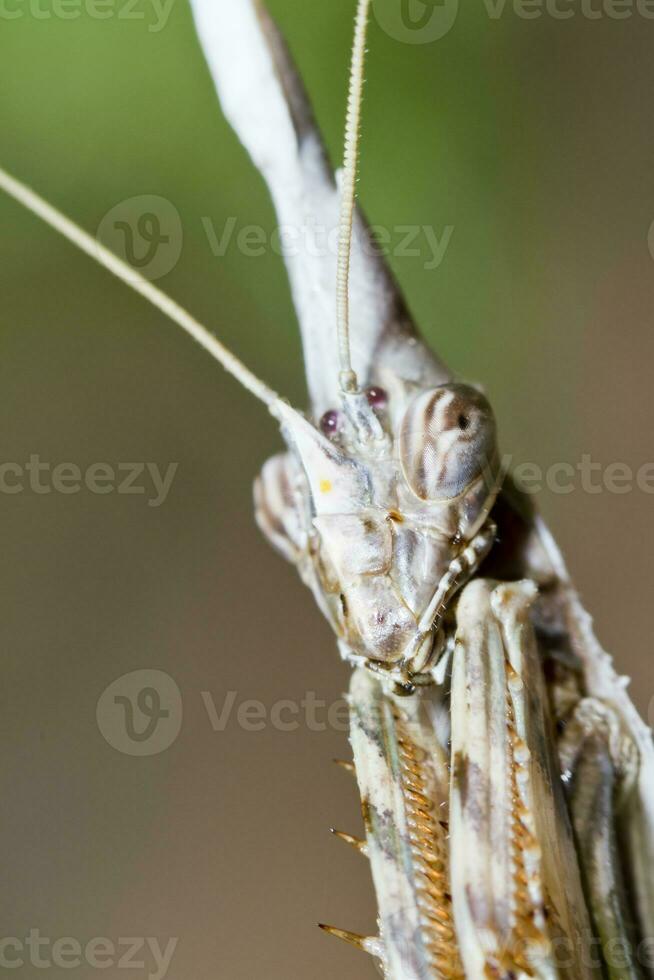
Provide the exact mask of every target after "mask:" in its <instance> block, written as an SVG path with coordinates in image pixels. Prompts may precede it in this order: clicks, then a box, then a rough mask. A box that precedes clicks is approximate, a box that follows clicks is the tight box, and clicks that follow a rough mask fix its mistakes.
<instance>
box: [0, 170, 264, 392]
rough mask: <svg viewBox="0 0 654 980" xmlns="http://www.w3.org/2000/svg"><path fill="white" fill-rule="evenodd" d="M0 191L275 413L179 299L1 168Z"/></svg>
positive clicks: (256, 383)
mask: <svg viewBox="0 0 654 980" xmlns="http://www.w3.org/2000/svg"><path fill="white" fill-rule="evenodd" d="M0 188H1V189H2V190H4V191H6V193H7V194H9V196H10V197H13V198H14V200H16V201H18V202H19V203H20V204H23V205H24V206H25V207H26V208H27V209H28V210H29V211H31V212H32V213H33V214H36V215H37V216H38V217H39V218H42V219H43V221H45V222H46V224H48V225H50V227H52V228H54V229H55V230H56V231H58V232H59V233H60V234H62V235H63V236H64V238H67V239H68V241H69V242H72V243H73V245H77V247H78V248H80V249H81V250H82V251H83V252H86V254H87V255H89V256H90V257H91V258H92V259H95V260H96V262H99V263H100V265H103V266H104V267H105V269H108V270H109V272H111V273H113V275H114V276H117V278H118V279H120V280H121V281H122V282H124V283H125V284H126V285H128V286H130V287H131V288H132V289H133V290H135V292H137V293H140V295H141V296H143V297H144V299H147V300H148V302H150V303H152V305H153V306H156V307H157V309H159V310H161V312H162V313H164V314H165V315H166V316H167V317H169V318H170V319H171V320H173V322H174V323H176V324H177V325H178V326H180V327H181V328H182V330H185V331H186V333H187V334H189V335H190V336H191V337H193V339H194V340H196V341H197V342H198V344H200V346H201V347H204V349H205V350H206V351H208V352H209V354H211V356H212V357H213V358H215V360H217V361H218V363H219V364H221V365H222V366H223V367H224V368H225V370H226V371H228V372H229V374H231V375H232V376H233V377H234V378H236V380H237V381H238V382H240V384H242V385H243V387H244V388H247V390H248V391H249V392H251V393H252V394H253V395H254V396H255V398H258V399H259V400H260V401H262V402H263V403H264V405H267V406H268V408H270V409H271V410H272V409H273V406H274V405H275V403H277V402H278V401H279V396H278V395H277V393H276V392H275V391H273V389H272V388H269V387H268V385H267V384H265V382H263V381H261V380H260V378H257V376H256V375H255V374H253V373H252V371H250V369H249V368H247V367H246V366H245V364H243V363H242V361H239V359H238V358H237V357H236V355H235V354H232V352H231V351H230V350H228V349H227V347H225V346H224V344H221V343H220V341H219V340H217V339H216V337H214V335H213V334H212V333H209V331H208V330H207V328H206V327H203V326H202V324H201V323H199V322H198V321H197V320H196V319H195V318H194V317H193V316H191V314H190V313H188V312H187V311H186V310H185V309H184V308H183V307H181V306H180V305H179V303H176V302H175V300H173V299H171V298H170V296H167V295H166V294H165V293H164V292H162V290H161V289H158V288H157V287H156V286H154V285H153V284H152V283H151V282H150V281H149V280H147V279H146V278H145V277H144V276H142V275H141V274H140V273H139V272H137V271H136V269H133V268H132V266H131V265H128V264H127V262H124V261H123V260H122V259H120V258H118V256H117V255H114V253H113V252H110V251H109V249H108V248H105V246H104V245H102V244H101V243H100V242H99V241H98V240H97V239H95V238H93V237H92V235H89V234H88V232H86V231H84V230H83V229H82V228H80V227H79V226H78V225H76V224H75V223H74V222H73V221H71V220H70V219H69V218H67V217H66V216H65V215H63V214H62V213H61V212H60V211H57V209H56V208H53V207H52V205H51V204H48V202H47V201H44V200H43V198H42V197H39V195H38V194H36V193H35V192H34V191H33V190H30V188H29V187H26V186H25V184H22V183H21V182H20V181H19V180H16V178H15V177H12V176H11V175H10V174H8V173H7V172H6V171H5V170H3V169H2V168H0Z"/></svg>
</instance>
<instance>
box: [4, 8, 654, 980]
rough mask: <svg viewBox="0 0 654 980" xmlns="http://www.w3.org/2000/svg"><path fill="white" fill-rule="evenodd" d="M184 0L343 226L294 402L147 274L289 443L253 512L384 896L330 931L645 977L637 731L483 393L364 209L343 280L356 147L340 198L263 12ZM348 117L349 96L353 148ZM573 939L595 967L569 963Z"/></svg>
mask: <svg viewBox="0 0 654 980" xmlns="http://www.w3.org/2000/svg"><path fill="white" fill-rule="evenodd" d="M366 6H367V5H366V4H365V3H362V4H360V8H359V22H358V23H359V29H358V31H357V42H356V46H355V59H354V61H355V71H354V86H353V92H354V103H353V105H354V107H355V108H356V107H357V105H358V97H357V89H358V87H359V85H358V84H357V82H360V78H361V76H360V73H359V72H358V69H357V65H360V62H361V54H362V47H363V35H364V32H363V27H364V26H365V13H366ZM195 7H196V13H197V18H198V26H199V31H200V36H201V38H202V40H203V42H204V44H205V47H206V52H207V57H208V60H209V62H210V65H211V68H212V71H213V73H214V75H215V77H216V80H217V83H218V87H219V90H220V94H221V97H222V100H223V104H224V106H225V109H226V111H227V113H228V114H229V115H230V117H231V118H232V119H233V121H234V124H235V127H236V128H237V129H238V130H239V134H240V135H241V138H242V139H243V141H244V142H245V144H246V145H247V146H248V148H249V149H250V152H251V154H252V156H253V158H254V159H255V162H257V163H258V164H259V166H260V167H261V169H262V170H263V171H264V174H265V176H266V178H267V179H268V181H269V183H270V186H271V190H272V193H273V197H274V198H275V203H276V205H277V207H278V209H279V211H280V220H282V221H289V222H296V221H298V220H305V221H306V220H307V213H306V212H309V213H312V212H314V210H315V212H318V213H320V214H321V215H322V218H323V219H324V221H325V222H326V223H327V224H329V225H332V226H334V225H335V224H336V223H337V221H338V212H339V204H340V202H341V201H342V202H343V211H342V214H343V215H344V221H342V223H341V227H342V228H344V232H343V234H342V236H341V251H340V263H339V264H340V270H341V275H340V277H339V281H340V283H341V290H340V292H339V293H338V298H339V303H338V323H339V330H338V332H337V329H336V319H337V318H336V317H335V315H334V311H335V309H336V307H337V288H336V282H337V277H336V270H335V269H332V268H331V264H329V263H328V268H327V270H325V269H324V265H325V262H324V260H322V259H320V260H316V259H315V258H313V260H312V259H311V257H303V258H302V260H301V261H300V262H298V263H297V264H296V265H295V266H294V267H292V268H291V270H290V271H291V277H292V280H293V285H294V290H295V295H296V300H297V304H298V310H299V313H300V317H301V320H302V326H303V331H304V342H305V355H306V361H307V374H308V380H309V387H310V391H311V396H312V409H311V412H310V415H309V417H308V418H305V417H303V416H301V415H300V414H299V413H298V412H296V411H295V410H293V409H291V408H290V407H289V406H288V405H287V404H286V403H285V402H283V401H281V400H280V399H278V397H277V396H276V394H275V393H274V392H273V391H271V389H270V388H269V387H268V386H267V385H265V384H263V383H262V382H260V381H258V379H256V378H254V377H253V376H252V375H251V374H250V372H248V371H247V369H245V368H243V366H242V365H240V364H239V363H238V362H236V361H235V360H234V359H232V358H231V356H230V355H229V354H228V353H227V352H225V350H224V349H223V348H221V347H219V346H218V345H217V344H216V342H215V341H213V340H212V339H211V337H210V336H209V335H208V334H207V333H206V332H205V331H203V329H202V328H200V327H199V325H197V324H196V323H195V322H194V321H192V319H191V318H189V317H188V316H187V315H186V314H184V312H183V311H180V310H179V309H178V308H176V307H174V305H173V304H171V303H170V302H169V301H167V300H165V298H161V296H160V294H159V293H158V292H156V291H155V290H154V289H153V288H152V287H150V286H148V284H142V285H143V288H142V290H141V291H142V292H143V293H144V294H146V296H148V297H149V298H151V299H154V300H155V301H156V302H157V303H158V305H160V307H161V308H162V309H163V310H164V312H167V313H172V314H173V316H174V317H176V318H177V321H178V322H179V323H180V325H182V326H184V327H185V328H186V329H188V330H189V332H191V333H192V334H193V336H195V337H196V339H198V340H200V342H201V343H204V344H205V346H207V348H208V349H209V350H210V352H211V353H213V354H214V356H216V357H217V358H218V359H219V360H221V362H222V363H224V364H225V365H226V366H227V367H228V368H229V369H231V370H232V371H233V373H234V374H235V375H236V376H237V377H239V379H240V380H241V381H243V382H244V383H246V386H247V387H248V388H249V389H250V390H251V391H253V392H254V393H255V394H256V395H257V396H258V397H260V398H261V400H263V401H264V402H265V403H266V404H267V405H268V407H269V408H270V409H271V410H272V411H273V414H274V415H275V416H276V417H277V418H278V419H279V420H280V422H281V424H282V428H283V431H284V433H285V435H286V437H287V440H288V442H289V444H290V448H291V453H292V455H291V456H284V457H282V458H275V459H274V460H272V461H271V462H270V463H269V464H267V465H266V467H265V468H264V471H263V475H262V478H261V480H260V482H259V483H258V484H257V491H256V500H257V514H258V518H259V521H260V524H261V525H262V527H263V529H264V531H265V532H266V533H267V534H268V536H269V537H270V538H271V539H272V540H273V543H274V544H276V545H277V547H278V548H279V549H280V550H281V551H282V552H283V553H284V554H285V555H286V557H288V558H290V559H292V560H293V561H295V562H296V563H297V564H298V566H299V568H300V572H301V574H302V576H303V578H304V580H305V581H306V582H307V584H308V585H309V586H310V587H311V588H312V589H313V591H314V594H315V595H316V598H317V599H318V602H319V604H320V606H321V608H322V610H323V612H324V613H325V615H326V616H327V618H328V620H329V621H330V623H331V624H332V625H333V627H334V630H335V632H336V634H337V636H338V638H339V645H340V648H341V652H342V654H343V655H344V657H346V659H348V660H349V661H350V662H352V663H353V665H354V666H355V668H356V669H355V673H354V676H353V682H352V690H351V701H352V718H353V721H352V743H353V749H354V755H355V765H356V771H357V775H358V779H359V785H360V788H361V793H362V800H363V803H364V815H365V820H366V830H367V839H366V841H365V842H359V843H358V844H357V846H358V847H360V849H362V850H365V852H366V853H367V854H368V856H369V858H370V860H371V863H372V868H373V875H374V879H375V885H376V888H377V894H378V899H379V908H380V930H381V932H380V936H379V937H378V938H365V937H360V936H359V937H357V936H354V935H353V934H351V933H345V932H343V931H341V930H333V929H332V930H331V931H332V932H334V933H335V934H336V935H338V936H340V937H341V938H344V939H347V940H348V941H350V942H352V943H353V944H354V945H356V946H359V947H361V948H363V949H364V950H366V951H368V952H370V953H372V954H373V955H374V956H376V957H377V958H378V959H379V961H380V962H381V963H382V966H383V969H384V970H385V972H386V974H387V975H388V976H389V977H391V978H398V980H399V978H414V977H415V978H423V977H425V978H431V977H441V976H444V977H447V976H469V977H473V978H475V977H483V976H491V977H492V976H503V977H515V976H538V977H550V976H570V977H578V976H592V975H595V974H597V973H598V971H599V970H601V971H603V972H604V974H605V975H609V976H639V975H644V974H645V973H646V971H647V966H646V965H644V964H643V963H642V962H640V961H638V959H637V958H636V956H635V955H634V956H633V957H632V958H631V959H630V960H629V961H628V962H627V964H626V965H619V966H616V965H615V963H614V962H612V961H611V953H610V948H611V947H610V944H611V942H613V941H618V942H623V941H628V945H629V948H630V949H633V950H637V949H638V946H639V940H640V939H641V938H644V937H647V936H648V930H649V923H650V922H651V921H652V919H651V900H652V896H651V886H650V882H649V873H648V872H649V862H650V856H651V853H652V837H651V819H652V812H653V811H652V801H651V792H652V785H651V784H652V780H651V778H648V774H649V775H651V772H652V770H651V765H652V760H651V744H650V739H649V733H648V732H647V731H646V730H645V728H644V726H642V724H641V723H640V722H639V720H638V719H637V717H636V716H635V713H634V711H633V709H632V707H631V705H630V702H629V701H628V699H627V696H626V694H625V692H624V691H623V690H622V688H621V687H620V685H619V684H618V683H617V679H616V678H615V676H614V675H613V673H612V668H611V665H610V663H609V662H608V660H607V659H606V657H605V655H604V654H603V653H602V651H601V650H600V649H599V648H598V646H597V644H596V643H595V641H594V639H593V637H592V633H591V632H590V627H589V624H588V621H587V618H586V616H585V613H584V612H583V610H581V608H580V607H579V604H578V601H577V599H576V596H575V594H574V591H573V590H572V587H571V585H570V583H569V580H568V577H567V573H566V571H565V568H564V566H563V564H562V562H561V559H560V557H559V555H558V552H557V550H556V547H555V545H554V544H553V542H552V540H551V538H550V536H549V535H548V533H547V531H546V530H545V528H544V527H543V526H542V524H541V523H540V521H539V520H538V519H537V518H535V517H533V515H531V514H530V513H529V512H528V511H526V509H525V507H524V501H523V500H522V499H521V498H520V495H519V494H518V493H517V491H515V490H514V489H513V488H512V487H511V486H510V483H507V485H505V486H504V487H503V488H502V490H501V492H500V487H499V486H498V482H497V479H496V477H497V471H496V445H495V432H494V423H493V418H492V411H491V409H490V407H489V406H488V403H487V402H486V400H485V398H484V397H483V396H482V395H481V394H480V393H479V392H477V391H476V389H471V388H469V387H467V386H463V385H458V384H456V385H455V384H453V383H452V381H451V376H450V374H449V372H448V371H447V370H446V369H445V368H444V367H443V366H442V365H441V364H440V363H439V362H437V361H436V360H435V358H433V356H432V355H431V354H430V353H429V352H428V351H427V350H426V348H425V347H424V346H423V345H422V343H421V342H420V341H419V340H418V338H417V337H416V336H415V335H414V334H413V331H412V327H411V324H410V321H409V318H408V314H407V313H406V311H405V309H404V307H403V305H402V303H401V300H400V299H399V297H398V295H397V293H396V290H395V287H394V284H393V283H392V281H391V280H390V277H388V275H387V274H386V272H385V270H384V268H383V266H382V264H381V263H380V262H379V260H377V259H375V260H372V259H369V258H368V257H367V256H366V251H365V249H364V248H363V247H362V245H363V243H364V242H365V236H366V234H367V232H366V229H365V226H364V224H363V222H362V221H361V220H360V219H359V218H358V217H357V218H355V225H354V248H353V255H352V277H351V290H350V291H348V288H347V272H348V270H349V268H350V262H349V258H348V239H349V235H348V226H349V217H350V216H351V215H352V209H351V206H352V194H353V186H354V183H353V173H354V172H353V169H352V168H353V162H354V161H355V160H356V152H354V153H352V154H350V162H351V166H350V167H346V174H345V178H344V179H343V180H342V182H341V184H342V186H341V192H342V194H339V193H338V192H337V191H336V190H335V189H334V187H333V185H332V183H331V174H330V172H329V169H328V167H327V164H326V162H325V160H324V158H323V156H322V151H321V144H320V141H319V138H318V135H317V132H316V130H315V126H314V124H313V121H312V118H311V116H310V114H309V112H308V110H307V108H306V103H305V101H304V94H303V92H302V88H301V85H300V83H299V81H298V79H297V77H296V76H295V74H294V72H293V69H292V66H291V65H290V63H289V62H288V61H287V60H286V53H285V50H284V48H283V46H282V45H281V43H280V41H279V38H278V36H277V34H276V33H275V31H274V28H273V27H272V25H271V24H270V23H269V21H268V20H267V18H266V16H265V13H264V12H263V11H262V10H261V9H260V8H259V7H258V5H255V4H254V3H251V2H250V0H243V2H242V3H240V4H238V5H236V4H228V3H213V4H210V3H203V2H199V0H198V2H197V3H196V4H195ZM253 79H255V80H256V86H257V94H258V97H259V96H260V95H261V93H262V92H265V96H266V97H265V99H262V100H261V108H260V115H259V117H257V116H256V114H255V115H254V117H248V118H247V119H245V118H244V116H243V113H242V106H243V104H244V103H247V101H248V100H247V91H248V85H249V84H251V83H252V80H253ZM282 82H283V84H281V83H282ZM250 104H251V103H250ZM266 117H267V118H266ZM356 133H357V127H356V112H355V113H354V115H353V128H352V129H351V131H350V145H352V139H354V141H355V142H356ZM282 176H283V178H284V180H283V181H282V180H281V177H282ZM2 184H3V186H4V188H5V189H6V190H8V191H9V192H11V193H13V194H14V196H16V197H18V198H19V199H22V200H23V202H24V203H26V204H27V205H28V206H30V207H31V208H32V209H33V210H36V211H37V212H38V213H41V215H42V216H43V217H45V218H46V219H48V220H51V221H52V222H53V223H54V224H55V225H57V226H58V227H59V229H60V230H62V231H64V232H67V233H69V234H70V237H72V238H73V239H74V240H76V241H77V243H78V244H80V245H83V246H84V243H85V241H86V244H87V245H90V246H92V247H95V246H94V245H93V242H92V241H89V240H88V239H84V237H83V235H81V234H80V232H79V231H77V230H75V229H74V228H72V227H71V226H70V225H65V224H64V223H63V222H62V218H61V216H60V215H57V214H54V213H53V212H52V211H48V210H47V209H44V207H43V205H42V203H41V202H39V201H38V200H37V199H36V198H35V197H34V195H31V194H29V193H27V192H25V190H24V189H23V188H22V187H21V186H20V185H17V184H16V183H15V182H11V180H10V179H8V178H7V177H6V176H5V177H3V178H2ZM102 257H103V259H104V260H105V262H106V264H107V265H108V266H109V267H110V268H113V271H117V272H120V268H119V265H118V264H115V260H113V259H112V258H111V256H108V255H106V254H105V255H103V256H102ZM305 260H306V264H305V265H303V264H302V262H303V261H305ZM332 273H333V275H332ZM130 278H131V280H132V281H133V280H134V275H133V273H131V271H130ZM343 290H344V291H343ZM348 299H349V301H350V302H349V310H350V313H351V316H352V328H351V329H350V330H348V309H347V306H348V302H347V301H348ZM348 335H349V341H350V343H351V345H352V354H351V356H350V354H349V346H350V343H348ZM321 423H322V424H321ZM443 443H445V444H446V448H445V449H444V448H443ZM495 526H498V527H499V535H497V534H496V532H495V530H494V528H495ZM509 529H510V530H511V531H512V533H511V534H509V533H508V531H509ZM507 541H510V542H511V544H510V547H509V546H507V545H506V542H507ZM489 550H490V554H489V555H487V552H488V551H489ZM484 559H485V560H486V564H485V565H484V567H483V568H482V569H481V570H480V571H479V573H477V572H478V569H479V566H480V565H481V563H482V561H483V560H484ZM425 569H428V574H425ZM509 569H510V572H509V571H508V570H509ZM516 569H517V570H518V573H517V574H516ZM468 581H469V584H467V585H466V582H468ZM462 586H465V588H464V589H463V591H462V592H461V593H460V594H459V593H457V591H456V589H457V587H462ZM537 590H538V591H537ZM543 666H545V667H546V668H547V670H546V672H544V671H543ZM544 673H546V676H547V684H546V683H545V681H544V679H543V675H544ZM552 716H553V717H552ZM552 720H555V721H556V723H557V724H558V727H559V729H560V731H559V734H558V735H555V734H554V731H553V728H552V724H551V723H552ZM557 750H558V753H557ZM557 755H558V761H559V762H560V764H561V766H562V769H563V773H564V775H565V777H566V781H565V783H566V786H567V788H568V801H569V802H568V809H567V810H566V807H565V804H564V799H563V792H562V788H561V785H560V781H559V780H558V777H556V776H555V774H554V763H555V760H557ZM448 810H449V816H448V815H447V813H448ZM570 817H571V818H572V819H571V820H570ZM571 824H572V827H571ZM617 830H619V834H618V833H617ZM618 838H619V839H620V846H618ZM624 841H626V843H624ZM356 843H357V842H356V841H355V844H356ZM624 878H629V879H632V880H631V889H630V892H629V895H626V894H622V891H623V885H624V882H623V881H622V879H624ZM624 890H625V891H626V889H624ZM590 937H593V939H594V938H597V939H599V941H600V942H599V947H600V950H601V953H602V955H603V957H604V962H603V964H601V965H594V963H595V960H596V958H597V957H596V956H595V957H593V956H586V955H585V951H584V949H585V948H584V943H586V944H587V945H589V944H590ZM561 951H562V953H563V955H562V956H560V957H559V956H558V953H559V952H561ZM598 975H599V974H598Z"/></svg>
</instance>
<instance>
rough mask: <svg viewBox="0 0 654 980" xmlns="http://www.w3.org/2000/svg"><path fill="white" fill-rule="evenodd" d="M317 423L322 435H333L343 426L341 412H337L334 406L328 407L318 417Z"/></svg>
mask: <svg viewBox="0 0 654 980" xmlns="http://www.w3.org/2000/svg"><path fill="white" fill-rule="evenodd" d="M319 425H320V431H321V432H322V434H323V435H325V436H327V437H328V438H329V437H330V436H335V435H336V434H337V433H338V432H340V430H341V428H342V426H343V419H342V418H341V413H340V412H337V411H336V409H335V408H330V409H329V411H327V412H325V414H324V415H323V416H322V418H321V419H320V423H319Z"/></svg>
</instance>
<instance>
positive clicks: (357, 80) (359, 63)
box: [336, 0, 370, 392]
mask: <svg viewBox="0 0 654 980" xmlns="http://www.w3.org/2000/svg"><path fill="white" fill-rule="evenodd" d="M369 11H370V0H359V2H358V7H357V16H356V25H355V29H354V46H353V49H352V66H351V69H350V91H349V96H348V102H347V118H346V123H345V156H344V160H343V173H342V185H341V186H342V190H341V211H340V220H339V232H338V263H337V271H336V329H337V332H338V359H339V364H340V375H339V384H340V386H341V390H342V391H343V392H353V391H356V390H357V388H358V382H357V376H356V374H355V372H354V370H353V368H352V355H351V351H350V295H349V293H350V255H351V252H352V223H353V220H354V204H355V197H356V179H357V164H358V162H359V137H360V124H361V101H362V95H363V67H364V61H365V54H366V35H367V31H368V14H369Z"/></svg>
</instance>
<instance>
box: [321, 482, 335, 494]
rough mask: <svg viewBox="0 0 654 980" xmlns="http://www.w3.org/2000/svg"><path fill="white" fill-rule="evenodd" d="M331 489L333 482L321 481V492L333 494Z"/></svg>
mask: <svg viewBox="0 0 654 980" xmlns="http://www.w3.org/2000/svg"><path fill="white" fill-rule="evenodd" d="M331 489H332V481H331V480H321V481H320V492H321V493H330V492H331Z"/></svg>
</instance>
